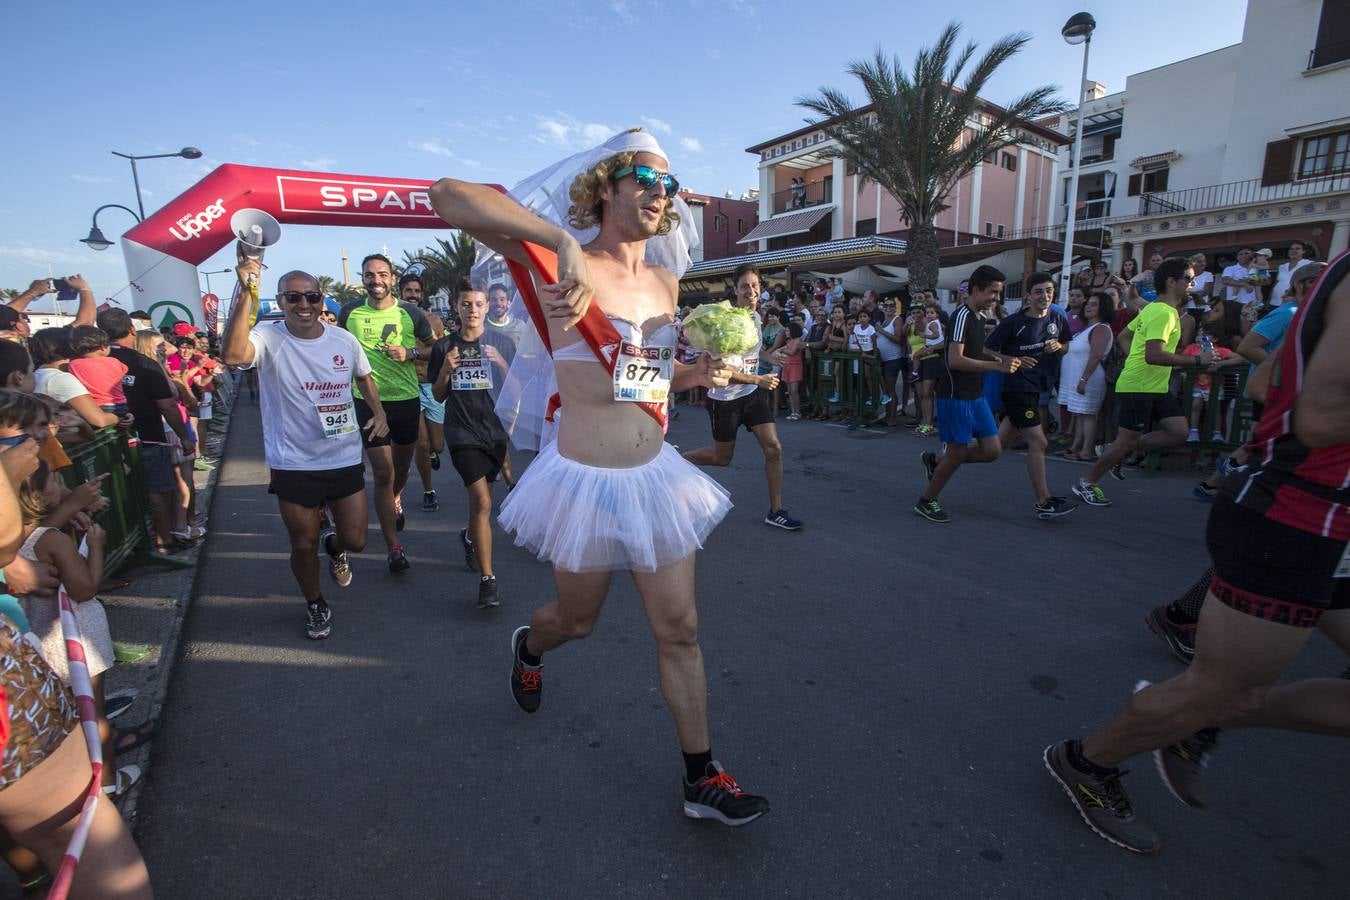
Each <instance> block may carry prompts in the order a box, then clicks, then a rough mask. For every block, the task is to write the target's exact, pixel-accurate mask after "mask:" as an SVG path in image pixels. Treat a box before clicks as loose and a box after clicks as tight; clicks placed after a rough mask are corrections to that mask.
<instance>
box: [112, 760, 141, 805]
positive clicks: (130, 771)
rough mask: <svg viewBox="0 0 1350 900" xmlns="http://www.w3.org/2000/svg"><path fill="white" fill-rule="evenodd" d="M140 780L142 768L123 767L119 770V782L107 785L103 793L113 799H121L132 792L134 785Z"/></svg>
mask: <svg viewBox="0 0 1350 900" xmlns="http://www.w3.org/2000/svg"><path fill="white" fill-rule="evenodd" d="M140 780H141V767H140V766H134V765H133V766H121V767H119V768H118V770H117V780H116V781H115V782H114V783H112V784H105V785H104V786H103V793H105V794H107V795H108V796H110V797H113V798H117V797H121V796H123V795H125V794H126V792H127V791H129V790H131V786H132V785H133V784H135V783H136V782H138V781H140Z"/></svg>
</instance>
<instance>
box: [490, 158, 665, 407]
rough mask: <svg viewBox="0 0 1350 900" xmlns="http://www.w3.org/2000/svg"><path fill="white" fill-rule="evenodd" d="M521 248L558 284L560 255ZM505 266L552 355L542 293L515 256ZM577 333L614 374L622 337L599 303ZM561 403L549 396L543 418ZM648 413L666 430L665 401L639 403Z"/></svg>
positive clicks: (535, 247)
mask: <svg viewBox="0 0 1350 900" xmlns="http://www.w3.org/2000/svg"><path fill="white" fill-rule="evenodd" d="M492 186H493V187H494V188H496V189H497V190H499V191H501V192H502V193H503V194H505V193H506V188H504V187H502V186H501V185H498V184H494V185H492ZM520 248H521V250H522V251H524V253H525V256H526V257H527V258H528V259H529V260H530V262H531V263H532V264H533V265H534V269H535V271H536V272H538V273H539V276H540V277H541V278H542V279H543V280H544V283H545V284H557V283H558V255H557V254H556V253H554V252H553V251H551V250H546V249H544V248H543V247H540V246H539V245H538V244H530V243H527V242H525V241H521V242H520ZM506 267H507V269H509V270H510V272H511V277H512V278H513V279H514V280H515V282H516V289H517V290H519V291H520V297H521V299H522V300H524V301H525V309H526V311H527V312H528V313H529V314H530V321H532V322H533V323H534V328H535V330H536V331H538V332H539V337H540V339H541V340H542V341H543V342H544V347H545V349H547V350H548V352H549V354H550V355H551V354H552V353H553V344H552V342H551V341H550V340H549V337H548V320H547V319H546V318H545V316H544V308H543V306H542V305H541V304H540V302H539V295H538V294H537V293H536V292H535V289H534V278H533V277H532V276H531V272H530V270H529V268H528V267H526V266H525V265H523V264H521V263H518V262H516V261H515V260H513V259H507V260H506ZM576 329H577V333H578V334H580V335H581V339H582V340H583V341H585V342H586V344H587V346H589V347H590V348H591V352H592V353H594V354H595V358H596V359H597V360H598V361H599V362H600V365H602V366H604V368H605V371H606V372H608V373H609V374H610V375H611V376H612V375H613V374H614V366H615V365H616V364H617V363H618V360H619V344H620V342H621V341H622V340H623V337H622V336H621V335H620V334H619V331H618V329H617V328H615V327H614V323H613V322H611V321H610V320H609V317H608V316H606V315H605V314H604V312H603V311H601V309H600V305H599V304H598V303H595V302H594V301H592V303H591V306H590V308H589V309H587V310H586V315H584V316H582V317H581V321H579V322H577V325H576ZM561 406H562V398H561V397H559V396H558V395H557V394H554V395H553V396H552V397H550V398H549V401H548V409H547V411H546V412H545V415H544V418H545V419H547V420H548V421H550V422H552V421H553V414H554V413H555V412H557V411H558V409H559V408H561ZM638 406H640V407H642V409H643V411H644V412H645V413H647V415H649V416H651V417H652V418H653V419H655V420H656V423H657V424H658V425H660V426H661V431H662V432H663V433H664V432H665V430H666V427H667V423H666V404H664V403H639V404H638Z"/></svg>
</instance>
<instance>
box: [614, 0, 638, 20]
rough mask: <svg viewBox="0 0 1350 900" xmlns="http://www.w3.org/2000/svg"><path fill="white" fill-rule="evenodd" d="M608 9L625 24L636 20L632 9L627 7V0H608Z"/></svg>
mask: <svg viewBox="0 0 1350 900" xmlns="http://www.w3.org/2000/svg"><path fill="white" fill-rule="evenodd" d="M609 11H610V12H612V13H614V15H615V17H616V18H618V20H619V21H620V22H623V23H624V24H625V25H632V24H633V23H634V22H636V21H637V17H635V16H634V15H633V11H632V10H631V9H629V8H628V0H609Z"/></svg>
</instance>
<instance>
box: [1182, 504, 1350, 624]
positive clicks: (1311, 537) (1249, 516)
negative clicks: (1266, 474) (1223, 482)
mask: <svg viewBox="0 0 1350 900" xmlns="http://www.w3.org/2000/svg"><path fill="white" fill-rule="evenodd" d="M1205 542H1206V543H1207V544H1208V545H1209V555H1210V557H1211V558H1212V559H1213V560H1214V580H1213V581H1212V582H1211V583H1210V587H1209V589H1210V590H1211V591H1213V592H1214V596H1215V597H1218V598H1219V600H1220V602H1222V603H1223V604H1224V605H1225V606H1229V607H1232V608H1233V609H1235V610H1237V611H1238V612H1241V613H1246V614H1247V615H1249V616H1255V617H1256V618H1258V619H1265V620H1266V621H1268V622H1275V623H1278V624H1281V625H1292V626H1294V627H1296V628H1315V627H1316V626H1317V620H1318V619H1319V618H1321V616H1322V613H1324V612H1326V611H1327V610H1329V609H1350V578H1334V577H1332V576H1333V574H1334V573H1335V571H1336V566H1337V565H1338V564H1339V563H1340V561H1341V554H1343V553H1344V552H1345V544H1344V543H1342V542H1338V541H1335V540H1332V539H1331V538H1325V537H1321V536H1320V535H1316V534H1310V533H1308V532H1306V531H1300V530H1299V529H1297V528H1290V527H1289V526H1288V525H1282V524H1280V523H1279V522H1275V521H1272V520H1270V519H1268V518H1266V517H1265V516H1263V515H1261V514H1260V513H1259V512H1257V511H1256V510H1254V509H1248V508H1247V507H1245V506H1238V505H1237V504H1236V503H1234V502H1233V501H1232V500H1231V499H1230V498H1228V497H1224V496H1220V497H1219V498H1218V499H1217V500H1215V501H1214V508H1213V509H1212V510H1211V511H1210V514H1209V526H1208V527H1207V528H1206V530H1205Z"/></svg>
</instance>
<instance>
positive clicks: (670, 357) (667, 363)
mask: <svg viewBox="0 0 1350 900" xmlns="http://www.w3.org/2000/svg"><path fill="white" fill-rule="evenodd" d="M674 377H675V352H674V351H673V350H671V349H670V348H669V347H639V346H637V345H636V344H630V343H628V342H627V341H624V342H623V343H622V344H620V345H619V357H618V362H616V363H615V364H614V399H615V400H625V401H628V402H631V403H664V402H665V401H666V397H667V396H668V395H669V394H670V380H671V379H672V378H674Z"/></svg>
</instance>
